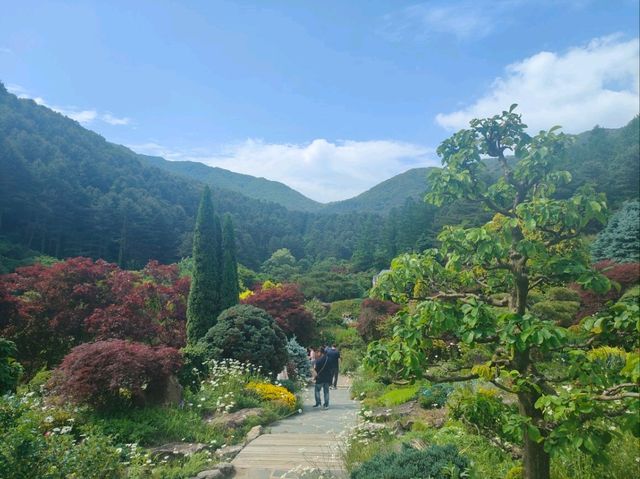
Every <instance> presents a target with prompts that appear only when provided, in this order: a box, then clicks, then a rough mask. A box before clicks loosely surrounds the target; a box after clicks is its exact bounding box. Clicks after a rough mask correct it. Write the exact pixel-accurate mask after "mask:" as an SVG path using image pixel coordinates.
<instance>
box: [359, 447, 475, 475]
mask: <svg viewBox="0 0 640 479" xmlns="http://www.w3.org/2000/svg"><path fill="white" fill-rule="evenodd" d="M469 468H470V463H469V460H468V459H467V458H466V457H465V456H462V455H460V454H459V453H458V450H457V448H456V447H455V446H453V445H446V446H430V447H429V448H427V449H424V450H417V449H412V448H410V447H408V446H406V445H405V446H403V449H402V450H401V451H400V452H391V453H387V454H380V455H377V456H374V457H373V458H371V459H370V460H368V461H366V462H364V463H363V464H362V465H361V466H360V467H358V468H357V469H355V470H353V471H352V472H351V479H388V478H394V479H416V478H430V479H455V478H460V477H464V476H465V474H467V473H468V471H469Z"/></svg>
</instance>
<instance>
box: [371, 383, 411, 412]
mask: <svg viewBox="0 0 640 479" xmlns="http://www.w3.org/2000/svg"><path fill="white" fill-rule="evenodd" d="M419 390H420V385H419V384H414V385H412V386H406V387H395V386H391V387H389V388H388V390H387V391H386V392H385V393H384V394H383V395H382V396H380V397H379V398H378V399H376V403H377V404H378V405H380V406H386V407H391V406H398V405H400V404H404V403H406V402H409V401H411V400H412V399H415V398H416V396H417V395H418V391H419Z"/></svg>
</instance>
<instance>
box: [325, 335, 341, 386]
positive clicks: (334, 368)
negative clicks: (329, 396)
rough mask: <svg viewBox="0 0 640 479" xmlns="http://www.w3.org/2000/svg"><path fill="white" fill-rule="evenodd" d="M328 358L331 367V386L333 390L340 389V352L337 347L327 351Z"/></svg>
mask: <svg viewBox="0 0 640 479" xmlns="http://www.w3.org/2000/svg"><path fill="white" fill-rule="evenodd" d="M327 358H329V367H330V369H331V384H333V389H338V370H339V368H340V351H338V349H337V348H336V347H335V346H333V345H332V346H331V347H330V348H329V349H327Z"/></svg>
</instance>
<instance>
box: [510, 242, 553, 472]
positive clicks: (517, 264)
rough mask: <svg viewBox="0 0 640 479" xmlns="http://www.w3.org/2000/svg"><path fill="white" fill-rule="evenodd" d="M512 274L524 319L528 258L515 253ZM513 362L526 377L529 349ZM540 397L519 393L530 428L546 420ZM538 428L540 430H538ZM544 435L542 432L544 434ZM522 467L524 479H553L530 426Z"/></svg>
mask: <svg viewBox="0 0 640 479" xmlns="http://www.w3.org/2000/svg"><path fill="white" fill-rule="evenodd" d="M511 259H512V271H513V273H514V280H515V288H514V291H513V295H512V298H513V301H514V302H515V304H514V305H513V306H514V310H515V311H516V312H517V313H518V315H520V316H522V315H524V314H525V313H526V312H527V297H528V296H529V276H528V275H527V271H526V261H527V260H526V258H524V257H521V256H520V255H518V254H517V253H515V254H512V257H511ZM513 359H514V363H515V366H516V369H517V370H518V372H519V373H520V374H521V375H522V376H524V377H526V376H528V375H529V374H530V373H531V371H529V369H530V366H531V357H530V356H529V350H528V349H526V350H525V351H516V352H515V354H514V358H513ZM539 397H540V394H539V393H538V392H536V391H535V390H533V389H531V390H528V391H526V390H525V391H521V392H519V393H518V408H519V411H520V414H521V415H522V416H524V417H526V418H529V419H530V420H531V425H533V426H536V427H538V426H540V425H541V424H542V421H543V417H542V411H540V410H539V409H536V408H535V406H534V405H535V403H536V401H537V400H538V398H539ZM539 429H541V428H540V427H539ZM541 434H543V432H542V431H541ZM523 439H524V448H523V466H524V477H525V479H550V477H551V468H550V458H549V453H547V452H546V451H545V450H544V443H543V442H536V441H535V440H534V439H533V438H531V437H530V434H529V430H528V428H527V426H526V425H525V426H523Z"/></svg>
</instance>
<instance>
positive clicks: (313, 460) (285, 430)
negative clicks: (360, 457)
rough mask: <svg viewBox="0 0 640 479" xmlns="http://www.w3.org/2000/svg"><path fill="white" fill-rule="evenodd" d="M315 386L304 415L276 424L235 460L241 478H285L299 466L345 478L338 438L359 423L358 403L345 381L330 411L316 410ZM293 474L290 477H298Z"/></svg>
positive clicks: (332, 398)
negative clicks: (351, 395)
mask: <svg viewBox="0 0 640 479" xmlns="http://www.w3.org/2000/svg"><path fill="white" fill-rule="evenodd" d="M313 404H314V399H313V387H311V388H308V389H307V390H306V392H305V398H304V407H303V410H302V414H295V415H293V416H291V417H289V418H287V419H283V420H282V421H279V422H277V423H274V424H273V425H272V426H271V428H270V431H269V433H267V434H263V435H262V436H260V437H258V438H257V439H255V440H254V441H252V442H251V443H249V445H247V447H245V448H244V449H243V450H242V451H241V452H240V454H238V455H237V456H236V458H235V459H234V460H233V461H232V464H233V465H234V466H235V468H236V476H235V477H236V478H237V479H273V478H281V477H283V476H284V474H285V473H286V472H288V471H290V470H291V469H293V468H295V467H312V468H319V469H322V470H329V471H332V472H334V474H336V475H337V476H343V475H344V473H343V472H342V458H341V454H340V450H339V440H338V438H337V435H338V434H340V433H341V432H342V431H344V430H345V429H347V428H349V427H350V426H352V425H353V424H355V421H356V414H357V412H358V409H359V405H358V403H357V402H355V401H352V400H351V399H350V397H349V388H348V384H347V383H346V382H344V381H341V384H340V385H339V386H338V389H337V390H331V391H330V394H329V409H328V410H326V411H325V410H322V409H319V408H313V407H312V406H313ZM294 477H296V476H295V474H292V473H289V474H287V475H286V478H294Z"/></svg>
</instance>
